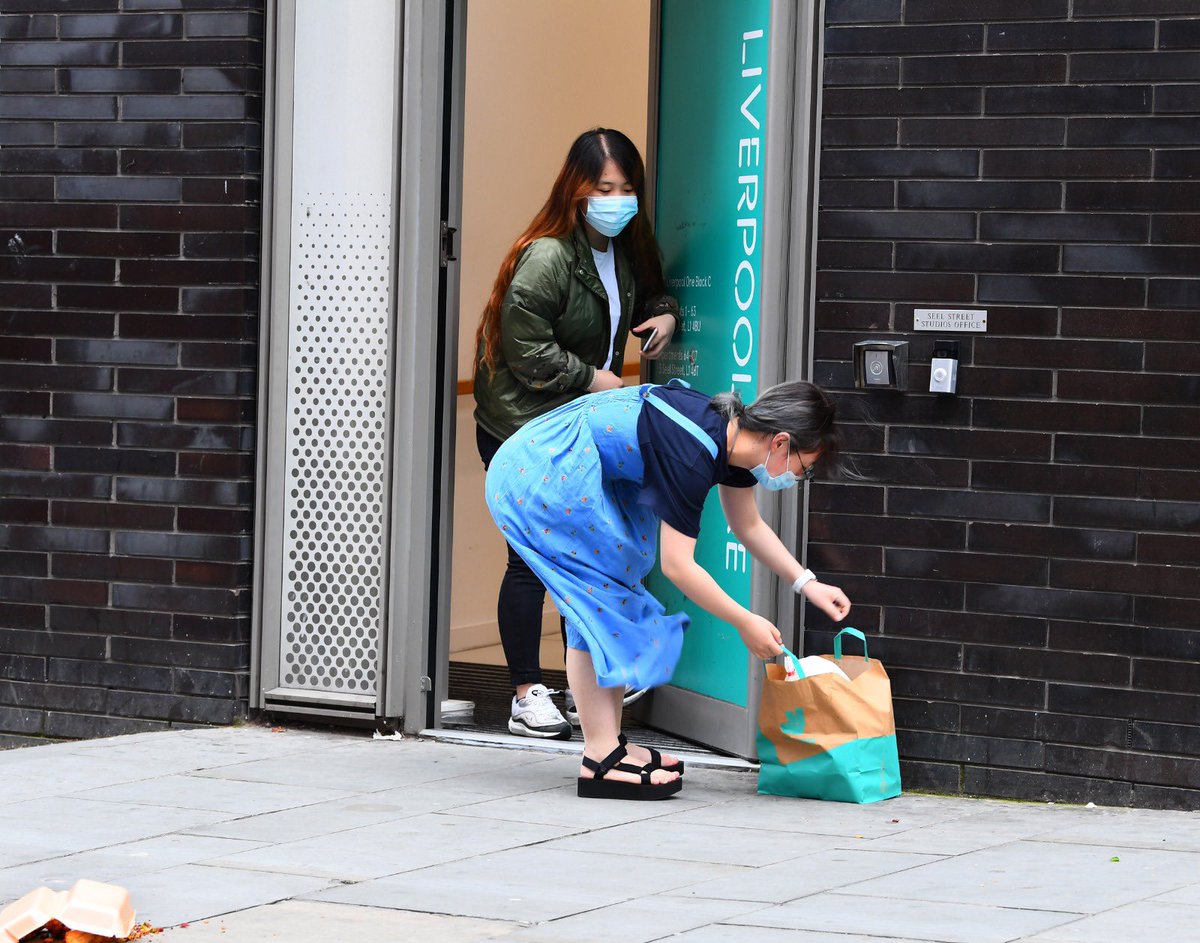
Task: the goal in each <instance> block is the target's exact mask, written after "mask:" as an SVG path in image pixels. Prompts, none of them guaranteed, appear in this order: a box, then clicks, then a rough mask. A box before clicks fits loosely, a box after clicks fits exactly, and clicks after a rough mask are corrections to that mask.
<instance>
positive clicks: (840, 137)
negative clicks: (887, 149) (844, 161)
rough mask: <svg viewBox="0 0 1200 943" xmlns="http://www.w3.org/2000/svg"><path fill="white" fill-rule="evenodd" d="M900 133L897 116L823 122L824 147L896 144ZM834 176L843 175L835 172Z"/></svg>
mask: <svg viewBox="0 0 1200 943" xmlns="http://www.w3.org/2000/svg"><path fill="white" fill-rule="evenodd" d="M898 135H899V131H898V123H897V121H896V119H895V118H847V119H838V118H826V119H825V120H824V121H822V122H821V144H822V146H824V147H845V146H852V145H858V146H864V145H865V146H879V145H895V144H896V143H897V141H898ZM828 169H829V168H824V170H826V171H827V170H828ZM833 176H841V175H840V174H836V173H835V174H833Z"/></svg>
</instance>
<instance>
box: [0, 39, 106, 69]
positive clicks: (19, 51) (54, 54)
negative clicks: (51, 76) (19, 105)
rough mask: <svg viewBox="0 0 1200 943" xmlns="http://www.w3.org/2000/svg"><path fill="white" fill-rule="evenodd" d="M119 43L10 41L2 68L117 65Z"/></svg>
mask: <svg viewBox="0 0 1200 943" xmlns="http://www.w3.org/2000/svg"><path fill="white" fill-rule="evenodd" d="M117 57H118V44H117V43H115V42H114V43H104V42H67V41H64V40H59V41H58V42H54V43H44V42H36V41H35V42H28V43H26V42H20V41H14V42H6V43H3V44H2V45H0V66H14V65H50V66H70V65H107V66H115V65H116V64H117Z"/></svg>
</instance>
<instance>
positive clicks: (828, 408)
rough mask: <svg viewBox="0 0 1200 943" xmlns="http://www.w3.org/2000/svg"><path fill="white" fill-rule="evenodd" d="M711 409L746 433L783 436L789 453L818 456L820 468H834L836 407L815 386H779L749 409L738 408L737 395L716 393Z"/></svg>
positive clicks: (838, 439) (838, 434) (839, 435)
mask: <svg viewBox="0 0 1200 943" xmlns="http://www.w3.org/2000/svg"><path fill="white" fill-rule="evenodd" d="M712 405H713V408H714V409H716V410H717V412H719V413H720V414H721V415H722V416H724V417H725V418H726V419H736V420H737V422H738V425H739V427H740V428H742V429H744V430H746V431H747V432H765V433H767V434H769V435H775V433H777V432H786V433H787V435H788V439H789V440H790V443H789V446H788V448H789V449H790V450H791V451H792V452H793V453H798V452H820V453H821V465H822V466H823V467H826V468H832V467H834V466H835V465H836V464H837V460H838V455H839V454H840V452H841V450H842V433H841V431H840V430H839V429H838V427H837V422H836V420H837V404H836V403H834V401H833V397H831V396H830V395H829V394H828V393H826V392H825V391H824V390H823V389H821V388H820V387H819V386H815V385H814V384H812V383H806V382H805V381H803V380H794V381H792V382H789V383H779V384H776V385H775V386H773V387H771V388H770V389H769V390H766V391H765V392H763V393H762V395H760V396H759V397H758V399H756V400H755V401H754V402H753V403H751V404H750V405H749V406H745V405H743V404H742V398H741V397H740V396H739V395H738V394H737V393H719V394H718V395H716V396H714V397H713V399H712Z"/></svg>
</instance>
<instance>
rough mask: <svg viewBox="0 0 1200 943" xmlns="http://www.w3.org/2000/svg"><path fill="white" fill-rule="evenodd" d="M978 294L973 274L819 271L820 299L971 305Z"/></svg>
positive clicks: (818, 291) (818, 286)
mask: <svg viewBox="0 0 1200 943" xmlns="http://www.w3.org/2000/svg"><path fill="white" fill-rule="evenodd" d="M974 294H975V277H974V276H972V275H945V274H918V273H911V272H896V273H880V272H819V273H818V274H817V297H818V298H853V299H857V300H864V301H866V300H870V299H872V298H893V299H905V300H907V299H914V300H920V301H928V302H935V301H948V302H968V303H969V302H970V301H971V300H973V296H974Z"/></svg>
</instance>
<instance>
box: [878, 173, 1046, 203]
mask: <svg viewBox="0 0 1200 943" xmlns="http://www.w3.org/2000/svg"><path fill="white" fill-rule="evenodd" d="M897 187H898V189H897V193H896V199H897V205H898V206H901V207H906V208H922V209H1059V208H1060V207H1061V205H1062V185H1061V184H1059V183H1056V182H1051V181H1039V182H1036V183H1029V182H1020V183H1015V182H1014V183H1007V182H1005V183H999V182H995V181H986V180H980V181H958V180H947V181H942V180H932V181H924V180H921V181H918V180H901V181H900V182H899V183H898V184H897Z"/></svg>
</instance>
